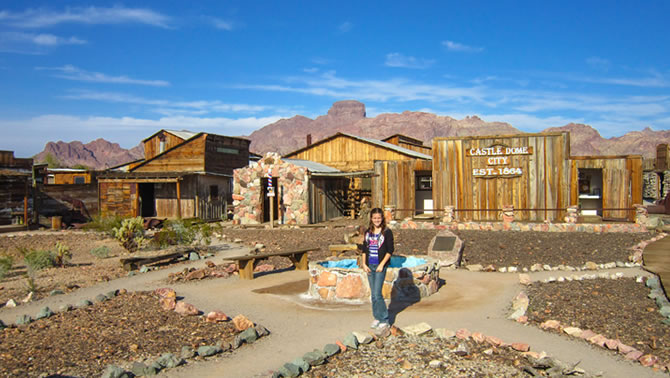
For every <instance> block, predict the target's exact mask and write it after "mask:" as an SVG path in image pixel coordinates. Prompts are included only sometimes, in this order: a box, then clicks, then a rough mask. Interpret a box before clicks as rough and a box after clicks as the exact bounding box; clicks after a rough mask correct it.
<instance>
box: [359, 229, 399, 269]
mask: <svg viewBox="0 0 670 378" xmlns="http://www.w3.org/2000/svg"><path fill="white" fill-rule="evenodd" d="M370 234H371V232H370V231H367V232H366V233H365V239H364V240H363V253H364V255H365V265H367V264H368V257H369V256H370V248H369V244H370V241H369V235H370ZM394 250H395V249H394V248H393V232H392V231H391V229H390V228H385V229H384V231H382V235H381V236H380V237H379V262H380V263H381V262H382V261H383V260H384V257H385V256H386V254H387V253H388V254H389V255H390V254H393V251H394Z"/></svg>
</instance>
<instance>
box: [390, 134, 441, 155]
mask: <svg viewBox="0 0 670 378" xmlns="http://www.w3.org/2000/svg"><path fill="white" fill-rule="evenodd" d="M415 141H416V142H414V143H409V142H408V141H407V139H406V138H403V137H401V136H399V135H394V136H392V137H390V138H387V139H384V142H386V143H391V144H395V145H396V146H399V147H402V148H406V149H408V150H412V151H416V152H421V153H422V154H426V155H430V154H431V151H432V150H431V148H430V147H428V146H424V145H422V144H419V143H418V142H420V141H419V140H415Z"/></svg>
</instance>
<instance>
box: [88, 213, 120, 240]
mask: <svg viewBox="0 0 670 378" xmlns="http://www.w3.org/2000/svg"><path fill="white" fill-rule="evenodd" d="M123 219H124V218H123V217H120V216H117V215H113V216H109V217H104V218H102V217H99V216H95V217H93V221H91V222H89V223H87V224H86V225H84V229H87V230H95V231H99V232H103V233H105V234H107V235H109V236H111V237H114V229H115V228H119V227H121V223H122V222H123Z"/></svg>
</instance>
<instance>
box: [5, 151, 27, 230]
mask: <svg viewBox="0 0 670 378" xmlns="http://www.w3.org/2000/svg"><path fill="white" fill-rule="evenodd" d="M32 169H33V159H21V158H15V157H14V152H13V151H0V225H9V224H21V225H27V224H29V223H30V218H31V217H32V213H33V202H34V201H33V194H32V192H33V191H32V187H33V185H32V180H33V173H32Z"/></svg>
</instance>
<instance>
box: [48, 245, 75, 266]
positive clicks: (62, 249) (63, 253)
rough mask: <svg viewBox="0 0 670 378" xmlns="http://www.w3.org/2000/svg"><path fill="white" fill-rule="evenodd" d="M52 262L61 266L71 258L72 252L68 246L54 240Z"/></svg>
mask: <svg viewBox="0 0 670 378" xmlns="http://www.w3.org/2000/svg"><path fill="white" fill-rule="evenodd" d="M53 257H54V264H56V265H57V266H60V267H63V266H65V263H67V262H69V261H70V259H72V253H71V252H70V248H69V247H68V246H66V245H65V244H63V243H61V242H56V251H55V252H54V254H53Z"/></svg>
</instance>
